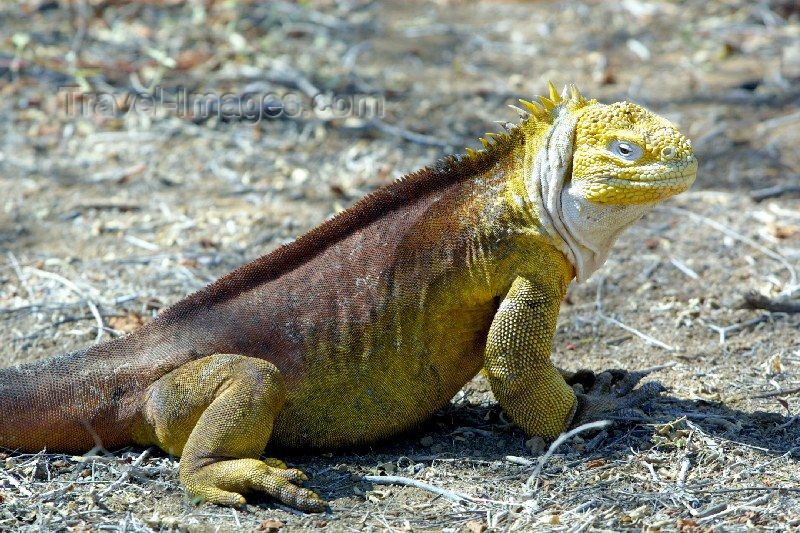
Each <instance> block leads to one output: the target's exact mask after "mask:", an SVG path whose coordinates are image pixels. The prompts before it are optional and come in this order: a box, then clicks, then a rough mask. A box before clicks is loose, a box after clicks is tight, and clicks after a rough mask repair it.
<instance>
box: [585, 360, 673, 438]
mask: <svg viewBox="0 0 800 533" xmlns="http://www.w3.org/2000/svg"><path fill="white" fill-rule="evenodd" d="M646 375H647V373H646V372H626V371H624V370H610V371H606V372H601V373H599V374H597V375H596V379H595V383H594V385H593V386H592V387H590V388H589V389H588V390H585V391H581V390H580V389H579V388H578V387H576V396H577V397H578V407H577V409H576V412H575V416H574V417H573V419H572V424H571V425H572V426H577V425H580V424H584V423H586V422H592V421H595V420H602V419H610V420H642V419H644V418H646V417H645V415H644V413H643V412H642V411H641V410H640V409H639V408H640V407H641V406H643V405H644V404H645V403H647V402H648V401H650V400H652V399H653V398H655V397H657V396H658V395H659V394H661V393H662V392H664V391H665V390H666V387H664V385H662V384H661V383H659V382H657V381H650V382H647V383H645V384H643V385H642V386H640V387H639V388H636V386H637V385H638V383H639V382H640V381H641V380H642V378H643V377H644V376H646Z"/></svg>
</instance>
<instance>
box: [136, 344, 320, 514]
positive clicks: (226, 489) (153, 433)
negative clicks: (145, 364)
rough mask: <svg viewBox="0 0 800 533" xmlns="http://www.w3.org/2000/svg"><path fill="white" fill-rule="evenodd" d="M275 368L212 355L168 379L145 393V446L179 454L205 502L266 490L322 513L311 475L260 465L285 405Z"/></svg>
mask: <svg viewBox="0 0 800 533" xmlns="http://www.w3.org/2000/svg"><path fill="white" fill-rule="evenodd" d="M284 399H285V389H284V385H283V380H282V377H281V375H280V372H279V371H278V369H277V368H276V367H275V366H274V365H273V364H271V363H269V362H267V361H264V360H262V359H256V358H252V357H244V356H240V355H213V356H209V357H205V358H202V359H198V360H196V361H192V362H190V363H187V364H185V365H183V366H181V367H179V368H177V369H176V370H174V371H172V372H170V373H169V374H166V375H165V376H163V377H162V378H161V379H159V380H158V381H157V382H156V383H154V384H153V385H152V386H151V387H150V389H149V390H148V392H147V396H146V401H145V406H144V417H143V418H144V420H143V424H142V428H141V430H140V431H138V435H137V439H136V440H137V441H138V442H139V443H141V444H156V445H158V446H159V447H161V448H162V449H163V450H165V451H167V452H169V453H172V454H175V455H180V456H181V462H180V479H181V481H182V482H183V483H184V485H186V488H187V489H189V491H190V492H191V493H192V494H194V495H195V496H197V497H199V498H202V499H203V500H206V501H209V502H212V503H217V504H220V505H234V506H239V505H242V504H244V503H245V499H244V496H242V494H243V493H247V492H250V491H263V492H266V493H267V494H269V495H270V496H272V497H273V498H275V499H277V500H278V501H280V502H281V503H284V504H286V505H289V506H292V507H295V508H298V509H301V510H305V511H322V510H324V508H325V502H323V501H322V500H321V499H320V498H319V497H318V496H317V495H316V494H315V493H314V492H313V491H311V490H308V489H304V488H302V487H299V486H298V485H297V484H298V483H301V482H302V481H305V480H306V479H307V478H306V476H305V474H303V473H302V472H301V471H300V470H297V469H293V468H286V465H285V464H283V463H282V462H281V461H279V460H277V459H265V460H259V456H260V455H261V453H262V452H263V450H264V447H265V446H266V444H267V441H268V440H269V437H270V434H271V433H272V426H273V422H274V420H275V417H276V416H277V414H278V412H279V411H280V409H281V408H282V407H283V403H284Z"/></svg>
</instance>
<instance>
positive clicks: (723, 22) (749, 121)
mask: <svg viewBox="0 0 800 533" xmlns="http://www.w3.org/2000/svg"><path fill="white" fill-rule="evenodd" d="M798 17H800V13H798V10H797V7H796V4H794V3H789V2H786V3H778V4H770V3H763V2H759V3H726V4H694V3H693V4H680V5H678V4H671V3H642V2H637V1H630V2H621V3H607V4H600V5H591V6H590V5H589V4H580V3H568V4H551V3H547V4H543V5H527V4H516V3H515V4H509V5H498V4H496V3H492V4H459V3H449V2H437V3H423V4H414V5H410V4H391V3H344V2H340V3H330V4H311V5H307V4H281V3H266V4H230V3H219V4H216V3H215V4H200V3H190V4H169V5H167V6H164V7H157V6H155V5H152V4H140V3H116V2H115V3H106V2H89V3H65V4H55V3H50V2H31V3H27V4H22V5H15V6H13V7H6V6H2V7H0V27H2V28H3V32H2V39H0V80H2V85H0V94H2V95H3V98H2V99H0V108H1V111H0V198H1V199H2V200H0V202H1V203H0V206H2V210H0V246H1V247H2V257H0V345H2V346H3V348H4V349H3V354H2V357H3V359H2V364H3V365H10V364H14V363H19V362H24V361H29V360H33V359H37V358H40V357H44V356H46V355H50V354H53V353H57V352H65V351H67V350H70V349H74V348H77V347H79V346H82V345H86V344H89V343H91V342H94V341H95V340H97V339H98V338H102V339H107V338H109V336H112V335H118V334H120V333H123V332H126V331H129V330H130V329H132V328H134V327H136V326H137V325H139V324H140V323H142V322H143V321H146V320H149V319H150V318H151V317H152V316H154V314H155V313H156V312H157V311H158V310H159V309H161V308H163V307H164V306H165V305H168V304H169V303H172V302H174V301H176V300H177V299H179V298H180V297H181V296H183V295H185V294H186V293H187V292H190V291H192V290H194V289H196V288H198V287H200V286H202V285H203V284H205V283H207V282H208V281H210V280H212V279H214V278H216V277H217V276H219V275H221V274H223V273H224V272H226V271H228V270H230V269H231V268H233V267H235V266H237V265H239V264H241V263H243V262H245V261H247V260H249V259H252V258H254V257H256V256H258V255H260V254H262V253H265V252H267V251H269V250H271V249H273V248H274V247H275V246H277V245H278V244H279V243H281V242H282V241H284V240H286V239H289V238H292V237H294V236H295V235H297V234H298V233H300V232H302V231H304V230H306V229H308V228H310V227H312V226H314V225H315V224H317V223H319V222H320V221H321V220H323V219H325V218H326V217H327V216H329V215H331V214H332V213H334V212H336V211H337V210H339V209H341V208H342V207H344V206H346V205H348V204H350V203H352V202H353V201H354V200H355V199H356V198H358V197H359V196H361V195H363V194H364V193H366V192H369V191H370V190H373V189H374V188H376V187H378V186H380V185H382V184H384V183H387V182H388V181H389V180H391V179H392V178H393V177H396V176H399V175H402V174H403V173H405V172H408V171H410V170H413V169H415V168H418V167H420V166H422V165H425V164H427V163H429V162H430V161H431V160H432V159H434V158H435V157H437V156H439V155H441V154H442V153H446V152H450V151H457V150H461V147H462V146H463V144H462V143H464V144H468V145H472V146H474V145H475V143H474V142H473V141H472V139H475V138H477V137H478V136H479V135H481V134H483V132H484V131H486V129H490V128H491V126H490V124H491V121H493V120H509V119H512V118H513V114H512V113H510V112H509V111H508V110H507V109H506V108H505V106H506V104H510V103H513V102H514V99H515V98H517V97H529V96H530V95H532V94H536V93H539V92H541V91H542V90H543V88H544V84H545V82H546V81H547V80H549V79H552V80H553V81H555V82H556V83H566V82H576V83H577V84H578V85H579V86H580V87H581V88H582V90H583V91H584V92H585V93H587V94H588V95H591V96H593V97H597V98H599V99H601V100H615V99H621V98H629V99H632V100H635V101H640V102H645V103H647V104H648V105H650V106H651V107H653V108H654V109H655V110H657V111H658V112H660V113H663V114H666V115H667V116H669V117H670V118H672V119H674V120H675V121H676V122H678V123H679V124H681V126H682V128H683V129H684V130H685V131H687V132H688V133H689V134H690V136H691V137H692V138H693V139H694V141H695V147H696V151H697V153H698V157H699V159H700V162H701V170H700V177H699V179H698V183H697V185H696V187H695V189H694V191H693V192H691V193H689V194H687V195H684V196H682V197H681V198H678V199H676V200H675V201H673V202H671V203H670V204H669V205H668V206H665V207H663V208H661V209H658V210H657V211H655V212H654V213H652V214H651V215H649V216H648V217H646V219H645V220H644V221H643V223H642V224H639V225H638V226H636V227H635V228H634V229H632V230H631V231H630V232H629V233H627V234H626V235H625V236H624V237H623V238H622V239H621V242H620V243H619V245H618V247H617V249H616V251H615V254H614V255H613V256H612V259H611V260H610V261H609V263H608V264H607V265H606V267H604V268H603V270H602V271H601V272H598V273H597V274H596V275H595V276H594V277H593V278H592V279H591V280H590V281H589V282H587V283H586V284H583V285H580V286H574V287H573V288H572V290H571V291H570V294H569V298H568V301H567V302H566V304H565V305H564V307H563V311H562V316H561V321H560V324H559V330H558V337H557V339H556V343H555V347H554V358H555V359H556V361H557V362H558V363H559V364H560V365H562V366H565V367H568V368H579V367H586V368H592V369H595V370H601V369H605V368H612V367H623V368H633V369H636V368H643V367H651V366H655V365H663V364H665V363H667V366H666V367H664V368H662V369H661V370H659V371H657V372H656V373H654V375H653V377H654V378H657V379H659V380H661V381H662V382H664V383H665V384H666V385H667V386H669V387H670V390H669V391H668V392H667V393H666V394H665V395H664V397H663V398H662V399H661V400H659V401H657V402H654V403H653V404H652V405H651V406H650V407H649V410H648V416H649V418H648V419H647V420H645V421H642V422H640V423H635V424H618V425H615V426H613V427H611V428H605V429H602V430H601V431H600V432H599V433H598V432H595V433H581V434H580V435H577V436H575V437H573V438H571V439H569V440H567V441H566V442H564V443H563V444H561V445H560V446H559V447H558V448H557V449H555V450H554V453H553V454H552V456H550V457H549V459H548V460H547V461H546V462H544V463H543V464H542V465H541V466H539V465H540V462H539V461H540V459H539V458H540V457H542V452H543V451H544V449H545V447H546V445H545V443H543V442H541V441H537V440H536V439H534V440H532V441H528V442H526V440H525V438H524V436H523V435H522V433H521V432H520V431H519V430H517V429H515V428H514V427H513V426H511V425H510V424H508V423H507V421H506V420H505V418H504V417H503V414H502V412H501V411H500V410H499V408H498V407H497V405H496V403H495V402H494V400H493V398H492V397H491V394H490V393H489V391H488V385H487V383H486V382H485V381H484V380H482V379H481V378H476V379H475V380H474V381H473V382H472V383H470V384H469V385H468V386H467V387H466V388H465V389H464V391H462V392H461V393H459V395H457V397H456V398H455V399H454V400H453V402H452V404H451V405H450V406H449V407H448V408H447V409H445V410H443V411H442V412H440V413H438V414H437V415H436V416H435V417H434V418H433V419H432V420H431V421H430V422H429V423H428V424H426V425H425V426H424V427H421V428H419V430H418V431H417V432H416V433H414V434H411V435H407V436H404V437H402V438H400V439H397V440H396V441H394V442H392V443H387V444H385V445H380V446H375V447H373V448H370V449H363V450H354V451H350V452H346V453H335V454H321V455H319V454H318V455H303V454H297V453H294V454H286V455H285V457H286V458H288V461H289V462H290V463H292V464H294V465H298V466H300V467H301V468H303V469H305V470H306V472H308V473H309V475H310V476H311V478H312V480H311V483H310V485H311V486H312V487H314V488H315V489H317V490H319V491H320V493H321V494H322V495H323V496H324V497H326V498H327V499H329V500H330V501H331V509H332V511H331V513H329V514H326V515H319V516H316V515H314V516H307V515H302V514H299V513H296V512H293V511H291V510H288V509H285V508H282V507H279V506H276V505H274V504H273V503H272V502H271V501H269V500H268V499H266V498H261V499H259V498H258V497H256V498H254V499H253V500H252V502H251V505H249V506H248V507H247V508H246V509H243V510H240V511H236V510H232V509H226V508H220V507H215V506H211V505H206V504H203V505H196V504H194V503H192V502H190V501H189V500H188V499H187V497H186V496H185V493H184V491H183V489H182V488H181V487H180V486H179V484H178V482H177V462H176V461H175V459H173V458H170V457H167V456H166V455H165V454H163V453H162V452H160V451H158V450H149V451H145V450H141V449H126V450H122V451H115V452H114V453H112V454H106V453H105V452H99V453H96V454H95V455H91V456H89V455H87V456H81V457H71V456H64V455H53V454H36V455H19V454H13V453H10V451H9V452H7V453H4V454H3V455H2V457H3V460H4V461H5V464H4V466H0V530H6V529H10V530H25V531H33V530H36V531H42V530H45V531H47V530H68V529H71V530H74V531H80V530H85V529H92V530H101V529H102V530H120V531H123V530H124V531H135V530H143V531H149V530H151V529H152V530H166V529H184V528H186V529H191V530H197V531H205V530H209V531H215V530H236V529H250V530H252V529H261V530H265V531H267V530H270V529H276V528H280V527H283V528H284V529H290V530H297V529H303V528H306V529H324V528H327V529H331V530H336V531H339V530H358V529H372V530H383V529H397V530H404V529H409V528H411V529H422V530H436V529H448V530H455V531H472V532H480V531H485V530H486V529H487V528H488V529H490V530H497V531H501V530H502V531H506V530H508V531H514V530H526V529H530V528H531V527H534V526H535V527H539V528H542V529H547V528H550V529H553V530H558V531H589V530H618V529H623V528H628V529H636V530H638V529H649V530H657V529H663V530H688V531H705V530H712V529H717V528H722V529H724V530H740V529H741V530H743V529H751V528H756V527H759V528H764V529H768V530H789V529H793V528H795V527H797V526H798V525H800V494H798V491H799V490H800V483H798V481H800V480H799V479H798V475H797V466H798V465H797V456H798V450H799V449H800V448H799V447H800V430H798V420H797V416H796V413H797V408H798V400H797V396H796V392H797V390H798V386H800V340H798V335H797V331H798V327H800V315H798V314H795V313H784V312H771V311H768V310H765V309H752V308H751V309H747V308H745V307H746V306H744V307H743V306H742V305H741V304H742V301H743V299H744V298H745V297H746V295H747V294H748V292H750V291H753V290H755V291H758V293H759V294H762V295H764V296H766V297H767V298H768V299H769V301H771V302H784V300H781V298H788V299H789V301H793V295H792V294H790V293H792V292H795V288H796V287H794V286H795V285H796V283H797V271H798V259H799V258H800V207H798V201H797V193H796V186H797V183H798V180H800V178H799V176H800V152H798V150H797V148H796V147H797V143H798V142H800V135H798V131H800V129H799V128H798V126H799V125H800V113H799V112H798V109H800V107H798V99H800V93H799V92H798V90H797V87H798V83H800V20H799V18H798ZM69 52H71V55H70V54H69ZM153 80H156V82H157V84H159V85H161V86H165V87H171V88H174V87H176V86H178V85H183V86H187V87H190V88H192V89H194V90H197V91H206V92H212V91H218V92H222V91H232V92H235V93H241V92H243V91H245V90H270V91H275V92H277V93H282V92H285V91H295V92H299V93H301V94H303V95H305V96H306V97H307V96H308V94H310V93H313V92H314V91H316V90H320V91H332V92H337V93H352V92H363V93H371V94H377V95H380V96H382V97H383V98H385V102H386V104H385V109H386V116H385V117H383V118H382V119H381V120H380V121H365V120H356V119H347V120H345V119H331V118H330V117H318V116H317V117H315V116H311V117H304V118H302V119H296V120H277V119H276V120H263V121H261V122H260V123H258V124H252V123H248V122H245V121H239V120H232V121H227V122H225V121H219V120H209V121H192V120H186V119H183V118H179V117H175V116H170V115H169V114H165V115H159V116H156V117H151V118H146V117H142V116H141V115H136V114H135V113H132V114H128V115H127V116H118V117H113V118H98V117H89V118H80V119H72V118H69V117H67V116H65V114H64V112H63V107H62V106H63V98H62V97H59V95H58V91H57V87H58V86H59V85H67V84H76V83H79V84H80V83H87V84H89V85H90V86H91V87H93V88H95V89H104V88H105V89H107V88H113V89H115V90H119V91H133V90H141V89H142V88H143V87H144V88H146V87H147V86H149V85H150V84H151V83H152V82H153ZM254 87H255V88H256V89H253V88H254ZM768 188H773V189H772V191H771V192H770V191H767V192H766V193H756V194H755V196H754V197H755V198H756V199H758V200H760V201H758V202H757V201H755V200H754V199H753V198H751V194H752V193H753V191H754V190H762V189H768ZM776 188H777V189H776ZM793 191H794V192H793ZM794 300H796V294H795V295H794ZM784 303H785V302H784ZM751 307H752V306H751ZM761 307H764V306H761ZM772 309H773V310H774V309H778V308H775V307H772ZM784 309H785V308H784ZM282 457H284V456H283V455H282ZM537 469H540V471H538V472H537ZM535 472H536V476H534V479H532V480H531V483H530V484H526V481H528V480H529V479H530V478H531V476H532V474H534V473H535ZM383 475H391V476H398V477H401V478H408V479H413V480H416V481H415V482H414V483H415V484H416V485H418V486H417V487H413V486H409V485H408V483H410V482H408V481H403V480H396V481H398V482H400V483H401V484H391V485H384V484H383V483H380V484H378V483H374V482H370V481H368V480H369V479H370V478H369V477H368V476H383ZM365 476H366V477H365ZM420 484H427V485H431V486H433V487H437V488H438V489H441V490H443V491H445V492H444V494H435V493H434V492H431V490H429V489H430V487H426V486H425V485H420ZM420 487H421V488H420ZM440 492H441V491H440Z"/></svg>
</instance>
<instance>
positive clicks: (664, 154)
mask: <svg viewBox="0 0 800 533" xmlns="http://www.w3.org/2000/svg"><path fill="white" fill-rule="evenodd" d="M673 157H675V147H673V146H665V147H664V148H662V149H661V158H662V159H666V160H667V161H669V160H670V159H672V158H673Z"/></svg>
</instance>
